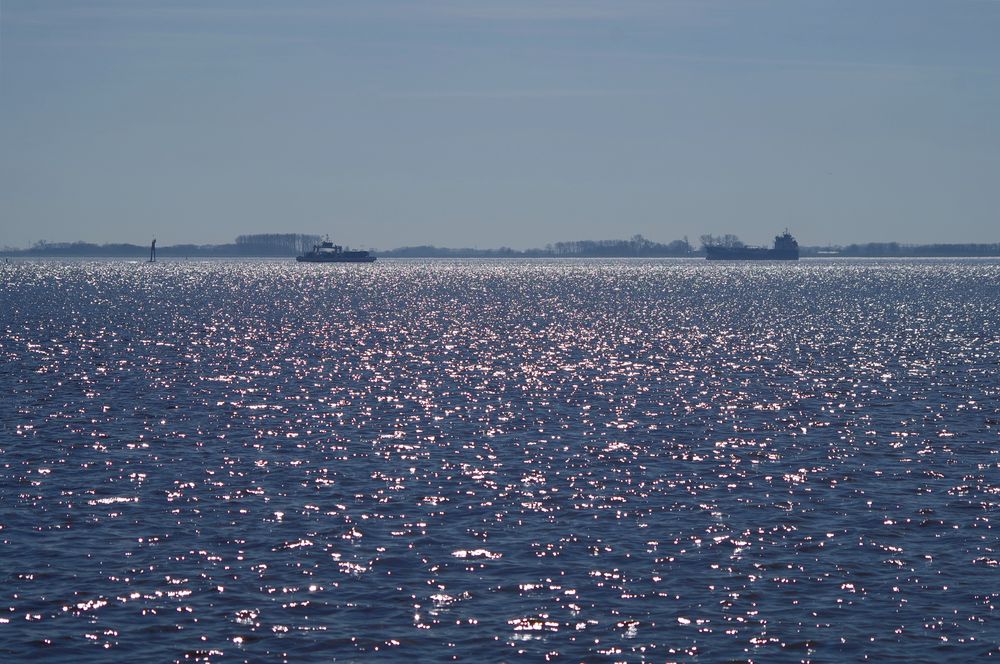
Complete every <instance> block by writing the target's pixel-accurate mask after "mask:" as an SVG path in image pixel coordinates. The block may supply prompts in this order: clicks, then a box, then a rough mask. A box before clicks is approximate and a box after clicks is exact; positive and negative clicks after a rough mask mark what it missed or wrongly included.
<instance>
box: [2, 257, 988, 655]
mask: <svg viewBox="0 0 1000 664" xmlns="http://www.w3.org/2000/svg"><path fill="white" fill-rule="evenodd" d="M998 300H1000V264H998V263H996V262H990V261H911V262H906V261H899V262H841V261H828V262H824V261H802V262H801V263H799V264H791V265H776V264H765V263H760V264H707V263H703V262H695V261H648V262H644V261H621V262H613V261H551V262H547V261H537V262H503V261H496V262H491V261H478V262H445V261H442V262H391V261H388V262H379V263H376V264H374V265H361V266H358V265H348V266H338V265H300V264H286V263H278V262H265V263H251V262H221V261H220V262H191V263H169V262H168V263H157V264H154V265H149V264H144V263H123V262H93V263H91V262H72V263H61V262H40V263H34V264H32V263H19V264H13V265H4V266H0V330H2V332H3V335H2V338H0V388H2V401H0V420H2V424H0V579H2V581H3V583H2V586H0V658H3V659H6V660H15V661H18V660H29V659H39V658H49V659H51V660H54V661H55V660H65V659H67V658H69V657H72V658H73V659H75V660H78V661H136V660H145V661H172V660H185V659H186V660H188V661H191V660H202V661H204V660H211V661H244V660H246V661H265V660H269V661H280V660H281V659H282V658H284V659H287V660H289V661H332V660H336V661H355V660H364V659H369V658H372V657H376V658H384V657H389V658H402V657H408V658H413V659H414V660H417V659H422V660H449V659H453V658H454V659H462V660H471V661H501V660H524V661H544V660H546V659H557V658H561V659H562V661H644V660H645V661H656V662H662V661H673V660H685V661H690V660H701V661H712V662H715V661H727V660H736V661H747V660H753V661H762V662H764V661H767V662H770V661H799V660H814V661H838V660H845V659H846V660H859V659H862V658H863V657H865V656H868V657H870V658H873V659H875V658H877V659H881V660H890V661H913V660H923V661H940V660H953V661H963V660H969V659H974V658H978V657H986V656H988V655H993V656H1000V623H998V620H997V610H996V607H997V605H998V604H1000V551H998V546H1000V545H998V534H1000V533H998V530H997V529H995V528H993V525H994V521H995V520H996V519H997V518H1000V513H998V510H997V507H998V502H1000V465H998V464H1000V455H998V446H1000V436H998V430H1000V400H998V397H1000V364H998V358H1000V305H998Z"/></svg>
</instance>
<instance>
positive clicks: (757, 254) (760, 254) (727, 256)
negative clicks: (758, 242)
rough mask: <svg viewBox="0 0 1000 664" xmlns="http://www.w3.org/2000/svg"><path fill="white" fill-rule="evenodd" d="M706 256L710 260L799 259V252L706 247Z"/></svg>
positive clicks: (761, 248)
mask: <svg viewBox="0 0 1000 664" xmlns="http://www.w3.org/2000/svg"><path fill="white" fill-rule="evenodd" d="M705 257H706V258H707V259H708V260H710V261H797V260H799V252H798V251H797V250H796V251H789V250H781V249H765V248H764V247H739V248H729V247H706V248H705Z"/></svg>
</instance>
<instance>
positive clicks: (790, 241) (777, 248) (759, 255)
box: [705, 229, 799, 261]
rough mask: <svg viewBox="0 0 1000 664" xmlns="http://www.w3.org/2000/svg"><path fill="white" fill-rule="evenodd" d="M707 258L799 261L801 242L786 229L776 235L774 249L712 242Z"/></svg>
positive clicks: (706, 250)
mask: <svg viewBox="0 0 1000 664" xmlns="http://www.w3.org/2000/svg"><path fill="white" fill-rule="evenodd" d="M705 258H707V259H708V260H710V261H797V260H799V243H798V242H796V241H795V238H794V237H792V236H791V234H790V233H789V232H788V230H787V229H786V230H785V232H784V233H782V234H781V235H776V236H775V238H774V248H773V249H768V248H767V247H747V246H738V247H727V246H723V245H720V244H710V245H706V246H705Z"/></svg>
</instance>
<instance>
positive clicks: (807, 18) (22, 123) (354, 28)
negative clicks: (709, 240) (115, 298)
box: [0, 0, 1000, 248]
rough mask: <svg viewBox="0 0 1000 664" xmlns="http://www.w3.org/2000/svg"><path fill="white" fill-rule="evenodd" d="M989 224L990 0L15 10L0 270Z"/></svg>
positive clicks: (843, 234)
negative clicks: (147, 252) (77, 247)
mask: <svg viewBox="0 0 1000 664" xmlns="http://www.w3.org/2000/svg"><path fill="white" fill-rule="evenodd" d="M998 222H1000V1H997V0H676V1H674V0H659V1H647V0H580V1H576V2H570V1H562V0H503V1H500V0H479V1H476V0H464V1H463V0H426V1H424V2H417V1H412V2H404V1H402V0H363V1H362V0H358V1H355V0H342V1H336V0H324V1H319V0H282V1H280V2H279V1H277V0H275V1H273V2H263V1H253V0H191V1H183V2H167V1H165V0H0V246H2V245H10V246H28V245H30V244H32V243H34V242H35V241H37V240H41V239H44V240H49V241H62V240H65V241H70V240H86V241H93V242H107V241H126V242H136V243H146V242H148V241H149V240H150V238H152V237H153V236H156V237H157V238H158V240H159V243H160V244H161V245H166V244H175V243H180V242H196V243H216V242H227V241H231V240H232V238H233V237H235V236H236V235H237V234H239V233H254V232H292V231H295V232H317V233H325V232H328V233H330V235H331V236H332V237H333V238H335V239H337V240H339V241H341V242H345V243H349V244H351V245H357V246H363V247H378V248H390V247H396V246H401V245H406V244H422V243H431V244H438V245H445V246H480V247H492V246H500V245H508V246H513V247H526V246H541V245H544V244H545V243H547V242H554V241H558V240H569V239H604V238H619V237H629V236H631V235H633V234H635V233H641V234H643V235H645V236H646V237H648V238H651V239H655V240H662V241H669V240H673V239H676V238H679V237H682V236H684V235H685V234H686V235H689V236H690V237H691V239H692V240H695V239H696V238H697V236H698V235H700V234H701V233H706V232H712V233H716V234H720V233H735V234H737V235H740V236H741V237H742V238H743V239H744V240H746V241H749V242H768V241H769V240H770V237H771V236H773V235H774V233H775V232H777V231H780V230H782V229H784V227H786V226H788V227H789V228H790V229H791V230H792V232H793V233H795V234H796V235H797V236H798V237H799V240H800V241H801V242H803V243H805V244H824V243H849V242H862V241H878V240H888V239H899V240H909V241H915V242H932V241H959V242H966V241H970V242H974V241H978V242H986V241H990V242H996V241H1000V223H998Z"/></svg>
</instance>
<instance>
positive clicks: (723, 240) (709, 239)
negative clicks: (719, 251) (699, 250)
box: [698, 233, 746, 249]
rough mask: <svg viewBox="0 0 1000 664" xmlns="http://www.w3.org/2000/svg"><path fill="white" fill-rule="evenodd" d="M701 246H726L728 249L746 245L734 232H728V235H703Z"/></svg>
mask: <svg viewBox="0 0 1000 664" xmlns="http://www.w3.org/2000/svg"><path fill="white" fill-rule="evenodd" d="M698 239H700V240H701V246H702V247H703V248H704V247H725V248H727V249H738V248H740V247H745V246H746V245H745V244H743V241H742V240H740V239H739V238H738V237H736V236H735V235H733V234H732V233H727V234H726V235H719V236H715V235H702V236H701V237H700V238H698Z"/></svg>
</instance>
